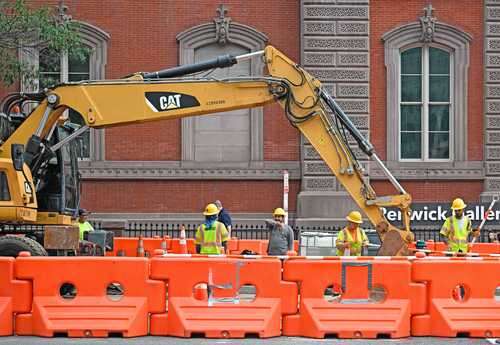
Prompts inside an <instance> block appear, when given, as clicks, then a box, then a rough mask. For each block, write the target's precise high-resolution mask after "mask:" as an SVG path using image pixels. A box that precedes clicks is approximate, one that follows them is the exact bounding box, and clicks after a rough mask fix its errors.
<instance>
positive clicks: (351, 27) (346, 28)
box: [337, 22, 368, 35]
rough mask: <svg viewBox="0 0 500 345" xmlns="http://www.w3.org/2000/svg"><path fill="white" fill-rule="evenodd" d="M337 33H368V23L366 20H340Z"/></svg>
mask: <svg viewBox="0 0 500 345" xmlns="http://www.w3.org/2000/svg"><path fill="white" fill-rule="evenodd" d="M337 34H339V35H359V34H362V35H367V34H368V23H367V22H365V23H363V22H338V23H337Z"/></svg>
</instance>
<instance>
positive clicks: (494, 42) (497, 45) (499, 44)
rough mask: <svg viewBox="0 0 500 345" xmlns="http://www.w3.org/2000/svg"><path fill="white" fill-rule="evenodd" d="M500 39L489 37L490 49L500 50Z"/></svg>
mask: <svg viewBox="0 0 500 345" xmlns="http://www.w3.org/2000/svg"><path fill="white" fill-rule="evenodd" d="M499 49H500V39H488V50H499Z"/></svg>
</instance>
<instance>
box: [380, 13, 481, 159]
mask: <svg viewBox="0 0 500 345" xmlns="http://www.w3.org/2000/svg"><path fill="white" fill-rule="evenodd" d="M382 39H383V40H384V45H385V65H386V68H387V161H388V162H391V161H394V162H400V164H401V163H404V162H412V161H414V162H425V164H424V165H421V166H420V167H422V168H425V166H429V164H432V163H434V162H436V163H438V162H439V163H443V162H447V161H448V162H456V161H465V160H466V159H467V70H468V65H469V42H470V40H471V36H470V35H469V34H467V33H465V32H463V31H461V30H459V29H457V28H455V27H453V26H450V25H447V24H444V23H439V22H438V23H435V32H434V34H433V37H432V40H422V28H421V24H420V23H417V22H415V23H411V24H407V25H403V26H401V27H398V28H396V29H394V30H391V31H390V32H388V33H386V34H385V35H384V36H383V37H382Z"/></svg>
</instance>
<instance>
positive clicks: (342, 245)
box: [335, 230, 348, 250]
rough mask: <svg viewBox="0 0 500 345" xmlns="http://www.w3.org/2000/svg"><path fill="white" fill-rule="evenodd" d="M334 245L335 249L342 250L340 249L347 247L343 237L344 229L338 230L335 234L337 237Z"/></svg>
mask: <svg viewBox="0 0 500 345" xmlns="http://www.w3.org/2000/svg"><path fill="white" fill-rule="evenodd" d="M335 247H337V249H339V250H342V249H344V248H346V247H348V243H347V242H345V239H344V231H343V230H341V231H339V233H338V235H337V239H336V240H335Z"/></svg>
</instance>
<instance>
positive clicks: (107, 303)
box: [15, 257, 165, 337]
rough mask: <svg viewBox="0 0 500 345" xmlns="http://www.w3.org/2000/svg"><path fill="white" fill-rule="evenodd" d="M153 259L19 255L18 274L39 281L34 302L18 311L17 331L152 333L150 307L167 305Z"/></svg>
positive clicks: (73, 334)
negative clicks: (151, 269) (26, 309)
mask: <svg viewBox="0 0 500 345" xmlns="http://www.w3.org/2000/svg"><path fill="white" fill-rule="evenodd" d="M148 264H149V260H148V259H146V258H105V257H73V258H71V257H18V258H17V260H16V263H15V268H16V278H20V279H29V280H32V281H33V304H32V309H31V312H29V313H26V314H17V315H16V325H15V331H16V334H18V335H38V336H44V337H52V336H54V334H55V333H57V334H61V333H62V334H67V335H68V336H70V337H84V336H85V337H106V336H108V335H109V333H113V334H116V333H119V334H122V336H124V337H135V336H144V335H147V334H148V317H149V313H161V312H164V311H165V284H164V283H163V282H160V281H153V280H150V279H149V266H148ZM110 284H111V289H110ZM118 284H119V286H121V288H122V292H123V294H122V295H121V296H120V294H119V293H116V291H117V285H118ZM113 291H114V292H113Z"/></svg>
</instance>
